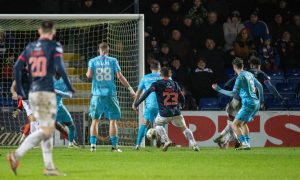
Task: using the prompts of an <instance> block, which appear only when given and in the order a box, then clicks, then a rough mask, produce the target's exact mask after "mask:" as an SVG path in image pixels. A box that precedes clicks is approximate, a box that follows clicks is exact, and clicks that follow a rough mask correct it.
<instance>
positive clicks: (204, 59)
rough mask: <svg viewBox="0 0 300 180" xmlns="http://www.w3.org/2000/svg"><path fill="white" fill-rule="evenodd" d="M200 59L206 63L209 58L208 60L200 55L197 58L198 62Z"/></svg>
mask: <svg viewBox="0 0 300 180" xmlns="http://www.w3.org/2000/svg"><path fill="white" fill-rule="evenodd" d="M200 61H203V62H204V63H205V64H207V60H206V58H205V57H202V56H199V57H198V58H197V63H199V62H200Z"/></svg>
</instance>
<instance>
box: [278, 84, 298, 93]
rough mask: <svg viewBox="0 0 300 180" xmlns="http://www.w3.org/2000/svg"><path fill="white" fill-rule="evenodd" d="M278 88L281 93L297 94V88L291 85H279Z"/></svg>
mask: <svg viewBox="0 0 300 180" xmlns="http://www.w3.org/2000/svg"><path fill="white" fill-rule="evenodd" d="M276 88H277V90H278V91H279V92H280V93H296V91H295V90H296V88H295V86H294V84H291V83H278V84H277V85H276Z"/></svg>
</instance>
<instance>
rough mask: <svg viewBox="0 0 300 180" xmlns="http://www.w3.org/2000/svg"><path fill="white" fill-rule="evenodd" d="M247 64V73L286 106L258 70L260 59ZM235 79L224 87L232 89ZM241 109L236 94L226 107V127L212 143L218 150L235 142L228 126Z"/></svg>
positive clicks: (239, 100)
mask: <svg viewBox="0 0 300 180" xmlns="http://www.w3.org/2000/svg"><path fill="white" fill-rule="evenodd" d="M249 63H250V69H249V72H251V73H252V74H253V75H254V77H255V78H256V79H257V80H258V81H259V82H260V83H261V84H264V85H265V86H266V88H267V89H268V91H269V92H271V93H272V94H273V96H274V97H275V98H277V99H280V100H281V101H282V102H283V104H286V102H285V101H284V99H283V97H282V96H281V95H280V94H279V93H278V91H277V90H276V88H275V87H274V86H273V85H272V83H271V79H270V77H269V76H268V75H267V74H266V73H265V72H263V71H262V70H261V69H260V67H261V61H260V59H259V58H257V57H252V58H251V59H250V61H249ZM236 77H237V76H235V77H233V78H232V79H230V80H229V81H228V82H226V83H225V87H226V86H227V87H229V88H231V87H233V85H234V83H235V80H236ZM241 107H242V103H241V98H240V97H239V95H237V94H236V95H234V96H233V98H232V100H231V101H230V102H229V103H228V105H227V106H226V112H227V114H228V122H227V126H226V127H225V128H224V129H223V131H222V132H221V133H220V135H219V136H218V137H216V138H215V139H214V142H215V143H217V144H218V145H219V147H220V148H224V147H226V145H227V144H228V143H229V142H230V141H232V140H235V138H234V135H233V131H232V128H231V125H230V124H231V123H232V121H233V120H234V118H235V115H236V114H237V112H238V111H239V110H240V108H241ZM261 108H264V105H263V106H261ZM238 144H239V143H237V144H236V147H238Z"/></svg>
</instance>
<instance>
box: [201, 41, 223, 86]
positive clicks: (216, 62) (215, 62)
mask: <svg viewBox="0 0 300 180" xmlns="http://www.w3.org/2000/svg"><path fill="white" fill-rule="evenodd" d="M199 55H200V56H201V57H203V58H205V59H206V60H207V65H208V67H210V68H212V70H213V72H215V74H216V82H219V83H220V82H223V81H224V80H225V79H224V67H225V66H224V65H225V55H224V53H223V52H222V51H220V50H218V49H216V44H215V41H214V40H213V39H212V38H207V39H206V41H205V49H204V50H202V51H200V53H199Z"/></svg>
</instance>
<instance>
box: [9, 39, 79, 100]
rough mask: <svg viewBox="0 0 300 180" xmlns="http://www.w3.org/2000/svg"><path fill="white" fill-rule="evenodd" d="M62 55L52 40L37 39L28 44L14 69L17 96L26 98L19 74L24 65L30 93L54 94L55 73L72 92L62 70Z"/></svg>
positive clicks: (58, 45)
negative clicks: (27, 71) (28, 77)
mask: <svg viewBox="0 0 300 180" xmlns="http://www.w3.org/2000/svg"><path fill="white" fill-rule="evenodd" d="M62 53H63V50H62V46H61V45H60V43H58V42H56V41H53V40H48V39H39V40H37V41H35V42H32V43H29V44H28V45H27V47H26V49H25V50H24V51H23V52H22V54H21V55H20V56H19V58H18V61H17V62H16V64H15V67H14V71H15V76H16V77H15V79H16V85H17V93H18V95H21V96H22V97H26V94H25V92H24V87H22V86H21V78H22V74H21V73H20V70H21V68H22V67H23V65H24V63H26V64H27V65H28V69H29V75H30V79H31V86H30V92H36V91H49V92H54V86H53V76H54V74H55V72H56V71H58V72H59V73H60V74H61V76H62V78H63V80H64V81H65V83H66V85H67V87H68V89H69V90H70V91H74V90H73V88H72V86H71V84H70V81H69V79H68V77H67V74H66V71H65V69H64V65H63V59H62Z"/></svg>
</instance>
